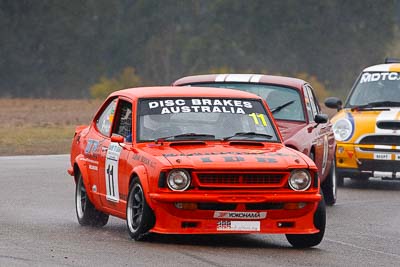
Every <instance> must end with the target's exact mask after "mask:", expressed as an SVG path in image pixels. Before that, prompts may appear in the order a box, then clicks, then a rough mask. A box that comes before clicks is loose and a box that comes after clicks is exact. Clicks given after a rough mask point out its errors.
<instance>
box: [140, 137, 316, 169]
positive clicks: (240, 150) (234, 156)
mask: <svg viewBox="0 0 400 267" xmlns="http://www.w3.org/2000/svg"><path fill="white" fill-rule="evenodd" d="M143 150H145V152H146V153H149V154H153V155H154V156H156V157H157V158H158V159H159V161H164V162H165V160H167V161H168V162H169V163H170V164H171V165H172V167H174V168H195V169H229V170H234V169H243V168H246V169H251V170H255V169H260V170H261V169H263V170H266V169H275V170H278V169H285V170H287V169H288V168H308V167H309V166H311V168H313V166H314V164H313V162H311V161H308V160H307V158H305V156H304V155H302V154H301V153H299V152H297V151H295V150H292V149H290V148H286V147H285V146H283V145H282V144H271V145H269V146H268V147H267V146H264V145H262V144H261V143H259V145H256V143H254V144H253V143H251V142H249V144H246V143H245V142H229V143H217V144H208V143H203V142H197V143H196V142H194V143H184V142H180V143H178V142H177V143H170V144H164V145H160V146H158V147H155V146H154V147H152V148H150V147H149V146H148V147H146V148H143Z"/></svg>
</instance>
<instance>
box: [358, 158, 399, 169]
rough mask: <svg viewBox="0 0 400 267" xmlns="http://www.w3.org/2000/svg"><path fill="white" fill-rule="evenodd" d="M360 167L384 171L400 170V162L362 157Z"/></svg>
mask: <svg viewBox="0 0 400 267" xmlns="http://www.w3.org/2000/svg"><path fill="white" fill-rule="evenodd" d="M360 163H361V164H359V166H358V167H359V169H360V170H361V171H382V172H399V171H400V162H399V161H398V160H397V161H396V160H372V159H364V160H361V159H360Z"/></svg>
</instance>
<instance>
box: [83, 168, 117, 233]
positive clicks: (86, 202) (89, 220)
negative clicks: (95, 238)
mask: <svg viewBox="0 0 400 267" xmlns="http://www.w3.org/2000/svg"><path fill="white" fill-rule="evenodd" d="M75 210H76V217H77V218H78V222H79V224H80V225H84V226H86V225H91V226H97V227H101V226H104V225H106V224H107V222H108V217H109V216H108V214H105V213H103V212H101V211H99V210H97V209H96V208H95V207H94V205H93V203H92V202H91V201H90V199H89V197H88V195H87V191H86V188H85V185H84V184H83V179H82V175H81V174H80V173H79V177H78V182H77V183H76V190H75Z"/></svg>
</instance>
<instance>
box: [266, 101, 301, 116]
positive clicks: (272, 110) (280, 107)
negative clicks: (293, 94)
mask: <svg viewBox="0 0 400 267" xmlns="http://www.w3.org/2000/svg"><path fill="white" fill-rule="evenodd" d="M295 101H296V100H291V101H289V102H286V103H284V104H282V105H280V106H277V107H275V108H272V109H271V112H272V113H275V112H277V111H280V110H281V109H283V108H285V107H287V106H289V105H291V104H293V103H294V102H295Z"/></svg>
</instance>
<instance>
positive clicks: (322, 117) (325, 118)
mask: <svg viewBox="0 0 400 267" xmlns="http://www.w3.org/2000/svg"><path fill="white" fill-rule="evenodd" d="M328 119H329V117H328V115H326V114H317V115H315V118H314V121H315V122H316V123H318V124H319V123H327V122H328Z"/></svg>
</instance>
